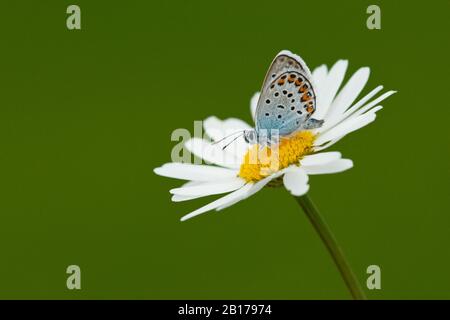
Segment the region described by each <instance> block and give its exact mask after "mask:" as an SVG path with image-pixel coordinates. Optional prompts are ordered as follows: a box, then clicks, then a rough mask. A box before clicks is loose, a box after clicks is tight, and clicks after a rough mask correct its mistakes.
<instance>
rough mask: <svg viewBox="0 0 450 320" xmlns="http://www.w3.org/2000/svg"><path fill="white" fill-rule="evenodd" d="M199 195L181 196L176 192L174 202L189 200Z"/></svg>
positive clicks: (173, 197)
mask: <svg viewBox="0 0 450 320" xmlns="http://www.w3.org/2000/svg"><path fill="white" fill-rule="evenodd" d="M196 198H198V197H194V196H180V195H178V194H174V195H173V196H172V199H171V200H172V202H181V201H188V200H192V199H196Z"/></svg>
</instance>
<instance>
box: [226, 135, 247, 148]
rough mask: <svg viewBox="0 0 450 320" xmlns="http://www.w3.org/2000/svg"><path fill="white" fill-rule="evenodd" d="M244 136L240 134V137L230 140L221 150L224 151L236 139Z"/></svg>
mask: <svg viewBox="0 0 450 320" xmlns="http://www.w3.org/2000/svg"><path fill="white" fill-rule="evenodd" d="M243 135H244V133H243V132H242V133H241V134H240V135H238V136H237V137H236V138H234V139H233V140H231V141H230V142H229V143H228V144H226V145H225V146H224V147H223V148H222V150H225V148H226V147H228V146H229V145H230V144H232V143H233V142H235V141H236V140H237V139H238V138H240V137H242V136H243Z"/></svg>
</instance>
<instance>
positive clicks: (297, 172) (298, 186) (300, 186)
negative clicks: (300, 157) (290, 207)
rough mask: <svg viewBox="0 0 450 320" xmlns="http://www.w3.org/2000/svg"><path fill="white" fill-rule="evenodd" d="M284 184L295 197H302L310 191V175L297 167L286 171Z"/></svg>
mask: <svg viewBox="0 0 450 320" xmlns="http://www.w3.org/2000/svg"><path fill="white" fill-rule="evenodd" d="M283 183H284V186H285V187H286V189H287V190H289V191H290V192H291V194H292V195H294V196H302V195H304V194H305V193H307V192H308V190H309V185H308V175H307V174H306V172H305V170H303V169H302V168H299V167H296V166H295V167H293V168H291V169H290V170H287V171H286V173H285V174H284V177H283Z"/></svg>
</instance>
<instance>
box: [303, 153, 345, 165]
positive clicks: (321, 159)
mask: <svg viewBox="0 0 450 320" xmlns="http://www.w3.org/2000/svg"><path fill="white" fill-rule="evenodd" d="M340 158H341V153H340V152H337V151H332V152H321V153H316V154H311V155H307V156H305V157H303V159H302V160H301V161H300V163H301V165H302V166H312V165H323V164H326V163H329V162H331V161H334V160H337V159H340Z"/></svg>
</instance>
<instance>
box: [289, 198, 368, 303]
mask: <svg viewBox="0 0 450 320" xmlns="http://www.w3.org/2000/svg"><path fill="white" fill-rule="evenodd" d="M294 198H295V199H296V200H297V202H298V204H299V205H300V206H301V207H302V209H303V211H304V212H305V213H306V216H307V217H308V219H309V221H310V222H311V223H312V225H313V226H314V229H316V231H317V233H318V234H319V236H320V238H321V239H322V242H323V243H324V244H325V246H326V247H327V249H328V252H329V253H330V254H331V257H332V258H333V260H334V263H335V264H336V266H337V267H338V269H339V272H340V273H341V276H342V278H343V279H344V282H345V284H346V285H347V288H348V289H349V290H350V293H351V295H352V297H353V299H355V300H366V299H367V298H366V295H365V294H364V291H363V290H362V288H361V285H360V284H359V282H358V279H357V278H356V276H355V274H354V273H353V271H352V269H351V268H350V265H349V263H348V262H347V259H346V258H345V256H344V253H343V252H342V249H341V247H340V246H339V245H338V244H337V242H336V239H335V237H334V235H333V233H332V232H331V230H330V228H329V227H328V225H327V224H326V222H325V220H324V219H323V218H322V216H321V215H320V213H319V211H318V210H317V208H316V206H315V205H314V203H313V202H312V201H311V199H310V198H309V196H308V195H307V194H306V195H304V196H302V197H294Z"/></svg>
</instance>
